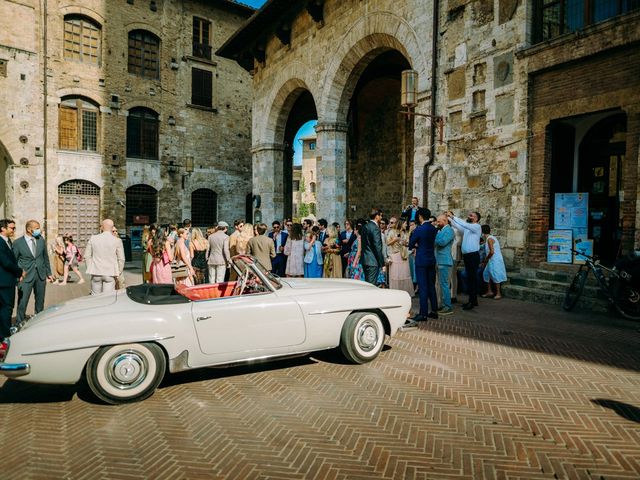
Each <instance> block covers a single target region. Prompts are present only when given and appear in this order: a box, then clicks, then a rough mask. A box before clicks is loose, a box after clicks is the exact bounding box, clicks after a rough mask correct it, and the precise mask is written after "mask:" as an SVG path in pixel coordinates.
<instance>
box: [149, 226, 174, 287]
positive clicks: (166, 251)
mask: <svg viewBox="0 0 640 480" xmlns="http://www.w3.org/2000/svg"><path fill="white" fill-rule="evenodd" d="M151 255H152V256H153V260H152V261H151V283H156V284H158V283H173V277H172V276H171V262H172V261H173V251H172V249H171V242H169V240H168V239H167V237H166V235H165V233H164V230H163V229H161V228H159V229H158V230H157V231H156V235H155V237H153V239H152V240H151Z"/></svg>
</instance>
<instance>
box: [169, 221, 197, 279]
mask: <svg viewBox="0 0 640 480" xmlns="http://www.w3.org/2000/svg"><path fill="white" fill-rule="evenodd" d="M188 236H189V230H187V229H186V228H180V229H178V237H177V241H176V257H175V258H176V263H177V266H178V268H176V269H175V270H174V272H173V278H174V280H175V283H176V285H185V286H187V287H192V286H193V276H194V274H195V272H194V270H193V266H191V253H189V248H188V247H187V237H188ZM181 267H182V268H181ZM185 267H186V268H185Z"/></svg>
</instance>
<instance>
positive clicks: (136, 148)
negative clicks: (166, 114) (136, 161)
mask: <svg viewBox="0 0 640 480" xmlns="http://www.w3.org/2000/svg"><path fill="white" fill-rule="evenodd" d="M158 132H159V120H158V114H157V113H156V112H154V111H153V110H150V109H148V108H142V107H140V108H132V109H131V110H129V116H128V117H127V157H130V158H148V159H152V160H157V159H158Z"/></svg>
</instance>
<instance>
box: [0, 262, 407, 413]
mask: <svg viewBox="0 0 640 480" xmlns="http://www.w3.org/2000/svg"><path fill="white" fill-rule="evenodd" d="M233 267H234V269H235V270H236V273H237V275H238V280H237V281H232V282H225V283H219V284H205V285H197V286H194V287H183V286H182V287H181V286H178V287H175V288H174V286H173V285H150V284H145V285H137V286H133V287H129V288H127V289H126V291H125V290H120V291H117V292H114V293H111V294H104V295H97V296H89V297H84V298H79V299H75V300H72V301H69V302H67V303H63V304H61V305H57V306H54V307H50V308H47V309H46V310H44V311H43V312H41V313H39V314H38V315H36V316H34V317H33V318H31V320H29V321H28V322H27V323H26V324H24V325H23V326H21V327H20V328H19V330H18V331H17V332H16V333H15V334H14V335H12V336H11V337H10V339H8V340H7V341H6V342H5V343H3V344H2V346H1V347H0V362H2V363H0V373H2V374H4V375H6V376H7V377H11V378H17V379H20V380H25V381H29V382H37V383H59V384H74V383H76V382H78V381H79V380H81V379H82V378H83V376H84V378H85V379H86V381H87V384H88V385H89V387H90V389H91V390H92V391H93V393H94V394H95V395H96V396H97V397H98V398H100V399H101V400H103V401H105V402H108V403H113V404H117V403H125V402H131V401H136V400H142V399H145V398H147V397H149V396H150V395H151V394H152V393H153V392H154V390H155V389H156V387H157V386H158V385H159V384H160V382H161V381H162V378H163V377H164V374H165V371H166V370H167V368H168V369H169V371H170V372H180V371H183V370H189V369H194V368H200V367H209V366H218V365H229V364H237V363H240V362H246V361H257V360H264V359H269V358H275V357H284V356H293V355H299V354H304V353H308V352H313V351H317V350H323V349H329V348H335V347H337V346H340V349H341V351H342V353H343V354H344V355H345V357H346V358H347V359H348V360H350V361H352V362H355V363H364V362H368V361H371V360H373V359H374V358H376V357H377V356H378V354H379V353H380V351H381V350H382V348H383V346H384V339H385V334H387V335H394V334H395V333H396V332H397V331H398V330H399V329H400V328H401V327H402V325H403V324H404V322H405V320H406V318H407V314H408V312H409V309H410V307H411V299H410V297H409V295H408V294H407V293H406V292H403V291H399V290H381V289H378V288H375V287H373V286H371V285H369V284H367V283H365V282H362V281H356V280H329V279H313V280H312V279H302V278H296V279H280V278H278V277H276V276H274V275H271V274H270V273H269V272H267V271H265V270H264V268H263V267H262V266H261V265H260V264H259V263H258V262H256V261H255V259H253V258H252V257H249V256H237V257H234V259H233Z"/></svg>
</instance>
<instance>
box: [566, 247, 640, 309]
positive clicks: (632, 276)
mask: <svg viewBox="0 0 640 480" xmlns="http://www.w3.org/2000/svg"><path fill="white" fill-rule="evenodd" d="M571 251H572V252H573V253H575V254H577V255H580V256H581V257H582V258H584V261H585V263H584V264H583V265H580V269H579V270H578V272H577V273H576V275H575V276H574V277H573V281H572V282H571V284H570V285H569V288H567V293H566V295H565V297H564V301H563V302H562V308H563V309H565V310H567V311H569V310H572V309H573V307H575V306H576V304H577V303H578V300H579V299H580V295H582V291H583V290H584V285H585V283H586V281H587V277H588V276H589V271H591V272H593V276H594V277H596V280H597V281H598V285H599V286H600V291H601V292H602V294H603V295H604V296H605V297H606V299H607V300H609V302H610V303H611V305H613V307H614V308H615V309H616V310H617V311H618V313H619V314H620V315H622V316H623V317H624V318H628V319H630V320H640V288H639V287H638V285H639V284H640V275H639V274H638V273H636V272H635V271H633V270H638V263H639V262H640V258H636V259H631V260H627V261H626V264H623V265H624V267H623V268H618V266H614V267H612V268H609V267H605V266H604V265H602V264H601V263H600V261H599V260H598V259H597V258H595V257H592V256H589V255H586V254H584V253H583V252H579V251H577V250H573V249H571ZM605 272H606V273H605ZM630 272H631V273H630Z"/></svg>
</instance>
